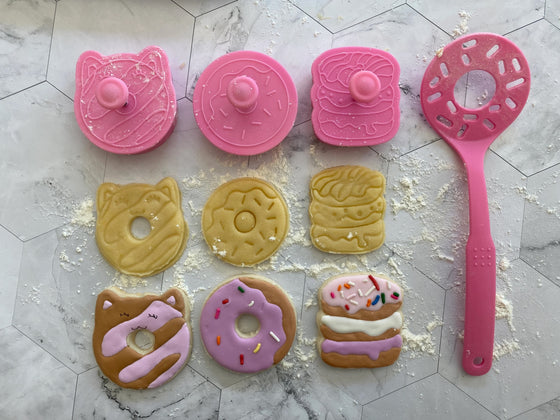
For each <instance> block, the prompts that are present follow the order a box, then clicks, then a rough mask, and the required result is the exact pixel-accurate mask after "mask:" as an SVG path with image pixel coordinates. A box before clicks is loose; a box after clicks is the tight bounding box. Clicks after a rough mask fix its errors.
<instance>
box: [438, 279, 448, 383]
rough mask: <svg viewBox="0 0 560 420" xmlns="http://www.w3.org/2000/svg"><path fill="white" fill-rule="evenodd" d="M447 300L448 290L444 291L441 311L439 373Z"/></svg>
mask: <svg viewBox="0 0 560 420" xmlns="http://www.w3.org/2000/svg"><path fill="white" fill-rule="evenodd" d="M446 302H447V290H445V291H444V293H443V307H442V312H441V322H442V326H441V332H440V334H439V346H438V359H437V368H436V369H437V372H438V373H440V372H439V366H440V362H441V343H442V342H443V327H444V326H445V303H446Z"/></svg>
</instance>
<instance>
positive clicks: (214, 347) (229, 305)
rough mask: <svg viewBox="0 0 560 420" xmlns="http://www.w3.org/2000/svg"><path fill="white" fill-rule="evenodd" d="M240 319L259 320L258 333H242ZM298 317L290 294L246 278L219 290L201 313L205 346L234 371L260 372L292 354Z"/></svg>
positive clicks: (264, 282)
mask: <svg viewBox="0 0 560 420" xmlns="http://www.w3.org/2000/svg"><path fill="white" fill-rule="evenodd" d="M241 316H252V317H254V318H256V320H257V321H258V324H259V325H258V328H257V330H256V331H250V332H244V331H242V330H240V328H239V325H238V322H239V319H240V317H241ZM295 332H296V313H295V310H294V307H293V305H292V303H291V301H290V299H289V298H288V296H287V295H286V293H285V292H284V291H283V290H282V289H281V288H280V287H279V286H277V285H275V284H274V283H272V282H270V281H269V280H267V279H264V278H262V277H256V276H242V277H239V278H235V279H233V280H230V281H227V282H226V283H224V284H222V285H221V286H218V288H216V289H215V290H214V291H213V292H212V293H211V295H210V296H209V297H208V299H207V300H206V302H205V304H204V307H203V308H202V313H201V315H200V334H201V336H202V341H203V343H204V347H205V348H206V350H207V351H208V353H209V354H210V356H211V357H212V358H213V359H214V360H215V361H216V362H218V363H219V364H220V365H222V366H224V367H226V368H228V369H230V370H233V371H235V372H243V373H250V372H259V371H261V370H264V369H268V368H269V367H271V366H273V365H275V364H277V363H279V362H280V361H281V360H282V359H283V358H284V356H285V355H286V354H287V353H288V351H289V350H290V347H291V345H292V342H293V340H294V337H295Z"/></svg>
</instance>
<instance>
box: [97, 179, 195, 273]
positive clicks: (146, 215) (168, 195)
mask: <svg viewBox="0 0 560 420" xmlns="http://www.w3.org/2000/svg"><path fill="white" fill-rule="evenodd" d="M136 218H143V219H145V220H147V221H148V222H149V223H150V232H149V234H148V235H147V236H146V237H144V238H137V237H135V236H134V235H133V234H132V231H131V226H132V222H133V221H134V220H135V219H136ZM187 237H188V228H187V223H186V222H185V219H184V218H183V211H182V210H181V192H180V191H179V187H178V186H177V183H176V182H175V180H174V179H173V178H165V179H163V180H162V181H160V182H159V183H158V184H157V185H149V184H128V185H116V184H112V183H105V184H101V186H100V187H99V188H98V190H97V227H96V232H95V238H96V241H97V246H98V248H99V251H100V252H101V254H103V256H104V257H105V259H106V260H107V261H108V262H109V263H110V264H111V265H112V266H113V267H115V268H116V269H117V270H119V271H121V272H122V273H125V274H130V275H134V276H140V277H144V276H151V275H154V274H156V273H159V272H160V271H163V270H165V269H167V268H169V267H170V266H171V265H173V264H174V263H175V262H176V261H177V260H178V259H179V257H180V256H181V254H182V253H183V250H184V249H185V245H186V243H187Z"/></svg>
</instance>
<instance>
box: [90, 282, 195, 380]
mask: <svg viewBox="0 0 560 420" xmlns="http://www.w3.org/2000/svg"><path fill="white" fill-rule="evenodd" d="M188 320H189V306H188V302H187V301H186V299H185V295H184V293H183V292H182V291H181V290H180V289H177V288H171V289H169V290H168V291H166V292H165V293H163V294H162V295H155V294H146V295H131V294H127V293H125V292H123V291H122V290H120V289H117V288H109V289H106V290H104V291H103V292H101V293H100V294H99V296H98V297H97V303H96V306H95V327H94V330H93V352H94V354H95V359H96V360H97V364H98V365H99V367H100V368H101V370H102V371H103V373H104V374H105V375H106V376H107V377H108V378H109V379H111V380H112V381H113V382H115V383H116V384H118V385H120V386H122V387H125V388H136V389H143V388H155V387H157V386H160V385H163V384H164V383H166V382H167V381H169V380H171V379H172V378H173V377H174V376H175V375H176V374H177V373H178V372H179V371H180V370H181V368H182V367H183V366H184V365H185V364H186V363H187V361H188V359H189V356H190V353H191V347H192V346H191V331H190V327H189V324H188ZM140 333H142V334H144V335H145V336H146V337H148V338H151V340H150V339H145V338H144V340H143V341H142V340H139V339H137V335H138V334H140ZM139 342H140V343H141V344H142V346H140V345H139V344H138V343H139Z"/></svg>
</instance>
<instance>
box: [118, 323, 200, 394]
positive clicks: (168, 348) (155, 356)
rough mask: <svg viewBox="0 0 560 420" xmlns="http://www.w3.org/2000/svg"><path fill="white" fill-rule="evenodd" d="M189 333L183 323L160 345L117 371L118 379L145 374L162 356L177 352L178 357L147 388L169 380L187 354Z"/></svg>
mask: <svg viewBox="0 0 560 420" xmlns="http://www.w3.org/2000/svg"><path fill="white" fill-rule="evenodd" d="M189 343H190V334H189V329H188V328H187V324H183V326H182V327H181V329H180V330H179V331H177V334H175V335H174V336H173V337H171V338H170V339H169V340H168V341H167V342H165V343H164V344H163V345H162V346H161V347H159V348H158V349H156V350H154V351H153V352H152V353H149V354H147V355H145V356H144V357H142V358H141V359H138V360H137V361H136V362H134V363H132V364H130V365H128V366H127V367H125V368H124V369H123V370H121V371H120V372H119V379H120V380H121V381H122V382H124V383H125V384H126V383H129V382H133V381H135V380H137V379H140V378H142V377H144V376H146V375H147V374H148V373H150V371H151V370H152V369H153V368H155V367H156V366H157V364H158V363H159V362H161V361H162V360H163V359H164V358H166V357H167V356H169V355H172V354H179V355H180V357H179V359H178V360H177V361H176V362H175V363H174V364H173V366H171V367H170V368H169V369H168V370H166V371H165V372H163V373H162V374H161V375H160V376H158V377H157V378H156V379H155V380H154V381H153V382H152V383H150V385H148V388H156V387H158V386H160V385H162V384H164V383H165V382H167V381H169V380H170V379H171V378H173V376H175V374H176V373H177V372H178V371H179V370H180V369H181V367H182V366H183V364H184V363H185V361H186V360H187V356H188V354H189V352H188V349H189Z"/></svg>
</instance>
